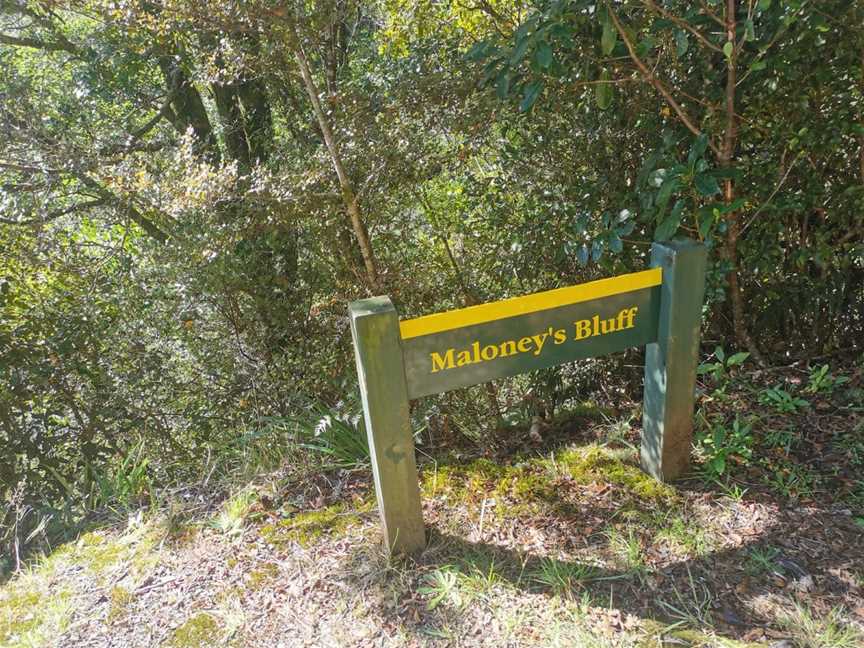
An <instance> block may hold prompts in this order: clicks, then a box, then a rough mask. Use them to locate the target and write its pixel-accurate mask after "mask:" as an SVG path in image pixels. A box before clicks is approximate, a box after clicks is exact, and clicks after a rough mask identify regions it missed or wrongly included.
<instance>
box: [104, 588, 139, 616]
mask: <svg viewBox="0 0 864 648" xmlns="http://www.w3.org/2000/svg"><path fill="white" fill-rule="evenodd" d="M108 599H109V601H110V604H109V608H108V617H107V620H108V622H109V623H110V622H111V621H114V620H116V619H119V618H120V617H122V616H124V615H125V614H126V611H127V610H128V609H129V607H130V606H131V605H132V602H133V601H134V600H135V595H134V594H132V592H130V591H129V590H127V589H126V588H125V587H121V586H119V585H117V586H115V587H112V588H111V592H110V594H109V595H108Z"/></svg>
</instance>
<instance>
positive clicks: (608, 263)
mask: <svg viewBox="0 0 864 648" xmlns="http://www.w3.org/2000/svg"><path fill="white" fill-rule="evenodd" d="M862 24H864V9H862V5H861V3H858V2H852V1H842V0H820V1H819V2H808V1H806V0H785V1H781V0H774V1H773V2H772V1H771V0H750V1H746V0H723V1H722V2H721V1H720V0H703V1H702V2H690V1H686V2H685V1H677V0H670V1H667V2H662V1H659V0H658V1H657V2H652V1H648V0H645V1H636V0H625V1H615V2H608V3H604V2H593V1H592V2H584V1H582V0H570V1H560V0H552V1H549V2H536V3H535V2H524V3H523V2H511V1H508V0H481V1H480V2H476V3H468V2H461V1H458V0H454V1H453V2H443V3H440V2H426V1H424V0H421V1H418V2H404V1H402V0H382V1H380V2H353V1H352V0H324V1H322V2H307V3H297V4H294V3H279V2H266V1H265V2H258V1H256V2H246V3H223V2H207V1H206V0H204V1H201V0H199V1H198V2H184V1H171V2H167V1H166V2H148V1H143V0H131V1H129V2H122V3H117V2H102V1H99V0H96V1H92V2H68V3H65V2H51V1H24V0H21V1H19V0H0V251H2V254H0V446H2V449H3V451H2V454H0V491H2V498H0V500H2V503H3V504H2V506H3V509H2V514H3V516H4V517H3V519H2V522H0V524H2V528H3V534H2V537H0V541H2V548H3V551H2V554H3V555H4V556H8V557H9V558H8V559H7V563H6V564H5V565H4V567H5V568H8V567H11V566H14V564H15V560H14V559H13V557H16V556H20V555H22V554H23V553H24V552H25V550H26V546H27V545H30V544H36V543H38V542H41V541H42V540H43V539H44V538H46V537H50V536H51V535H52V533H53V534H56V533H60V530H62V529H63V528H66V527H67V526H68V525H69V524H70V523H74V522H75V521H77V520H80V519H81V517H82V516H83V515H84V514H85V513H86V511H88V510H91V509H93V508H97V507H99V506H104V505H107V504H111V503H112V502H116V501H118V500H120V501H124V502H132V501H144V500H147V499H148V498H149V499H151V500H152V499H153V498H154V497H156V496H157V495H156V494H157V493H158V492H160V491H164V490H165V489H170V487H171V486H172V485H175V484H181V483H188V482H191V481H196V480H202V479H204V480H205V481H204V483H209V482H207V481H206V480H207V479H209V477H210V476H211V475H213V474H226V473H230V472H231V471H236V470H244V469H246V468H247V467H248V465H249V463H250V461H253V459H250V457H253V458H254V461H256V462H258V463H257V464H256V465H262V464H263V465H266V464H267V461H271V460H272V461H277V460H279V461H281V460H282V459H283V458H284V457H283V455H280V454H279V453H277V452H275V451H274V450H273V448H274V447H276V446H285V445H290V444H294V446H296V447H297V448H298V453H297V454H296V455H293V456H292V461H296V462H299V463H301V464H302V463H303V462H310V463H309V465H310V466H311V467H314V461H315V460H314V459H313V458H311V457H313V456H314V455H316V453H310V452H308V447H307V446H314V447H317V448H319V449H324V450H325V451H326V453H327V456H328V457H330V458H331V460H332V458H333V457H336V458H337V463H338V461H341V459H339V457H342V456H343V455H344V457H345V458H346V459H345V460H346V461H350V458H351V457H356V456H357V454H358V452H359V454H360V455H362V447H361V448H360V449H359V450H358V449H357V448H355V447H353V446H351V441H350V440H348V441H346V440H345V438H344V437H345V435H343V436H342V437H340V436H339V433H338V431H337V432H335V433H334V432H333V430H334V429H336V430H339V429H344V430H348V435H347V436H350V433H351V432H352V431H356V428H357V427H358V423H357V421H358V419H357V413H358V405H357V402H356V396H355V394H356V391H357V388H356V382H355V372H354V366H353V356H352V353H351V348H350V332H349V330H348V321H347V318H346V311H347V309H346V305H347V303H348V302H349V301H351V300H353V299H357V298H361V297H364V296H368V295H370V294H380V293H386V294H389V295H391V296H392V298H393V299H394V301H395V302H396V304H397V307H398V308H399V310H400V312H401V313H402V314H404V315H405V316H414V315H419V314H423V313H429V312H433V311H437V310H443V309H448V308H453V307H460V306H464V305H470V304H474V303H478V302H481V301H485V300H492V299H498V298H503V297H508V296H513V295H518V294H524V293H529V292H532V291H537V290H543V289H550V288H554V287H558V286H563V285H568V284H573V283H578V282H582V281H586V280H591V279H595V278H599V277H605V276H610V275H612V274H617V273H623V272H628V271H635V270H640V269H643V268H644V267H645V266H646V264H647V258H648V252H649V247H650V244H651V242H652V241H653V240H665V239H668V238H671V237H674V236H688V237H691V238H694V239H699V240H702V241H704V242H705V243H706V244H707V245H708V246H709V248H710V251H711V256H710V268H709V277H708V294H707V295H708V296H707V303H706V309H705V318H704V332H703V335H704V338H705V340H706V346H705V349H706V352H709V351H710V350H712V349H714V348H715V347H718V346H719V347H720V352H719V355H718V354H717V353H715V354H714V357H713V358H710V359H709V360H708V361H707V364H706V365H705V366H704V367H703V368H702V370H703V374H706V373H707V374H708V375H709V376H710V377H711V378H712V380H715V386H716V384H719V383H720V382H722V378H723V376H724V375H725V374H726V373H728V372H729V371H730V370H732V371H734V368H735V367H740V365H741V364H742V363H747V364H749V365H751V366H752V367H757V368H758V367H763V368H764V367H774V366H777V365H791V364H792V363H793V362H799V363H800V364H799V366H802V367H807V371H808V372H809V371H811V360H812V361H813V362H812V373H811V374H808V376H809V378H807V377H805V379H804V381H803V383H801V385H800V391H801V394H796V393H794V392H795V388H794V385H793V386H786V387H783V388H780V387H778V388H776V389H774V393H773V395H771V394H769V392H770V391H771V389H769V388H766V391H765V393H766V394H767V395H765V396H764V400H765V402H766V403H768V404H772V403H773V404H775V405H776V406H775V409H777V410H778V411H780V412H782V411H783V408H784V407H785V408H786V409H787V410H788V411H790V412H795V411H796V410H798V409H801V408H802V407H804V405H801V404H800V403H799V404H797V405H796V404H795V403H794V401H795V400H796V399H798V400H799V401H803V400H806V398H805V395H804V392H805V390H806V389H807V388H808V387H810V386H811V383H810V382H809V380H811V379H812V376H814V375H818V372H819V370H820V367H821V366H824V365H825V364H828V363H830V362H833V361H834V360H833V359H835V358H840V359H843V360H844V361H845V362H847V363H851V364H850V365H849V366H851V367H852V371H853V372H854V371H855V365H854V362H855V359H856V358H857V357H860V349H861V344H862V341H864V313H862V307H864V28H862ZM736 352H738V355H735V354H736ZM639 363H640V357H639V354H638V352H633V353H631V354H628V355H627V356H624V357H616V358H611V359H607V360H604V361H596V362H589V363H584V364H581V365H580V366H578V367H564V368H560V369H556V370H550V371H543V372H539V373H537V374H535V375H530V376H525V377H521V378H519V379H514V380H510V381H502V382H500V383H497V384H495V385H489V386H483V387H478V388H474V389H471V390H464V391H461V392H456V393H451V394H447V395H443V396H441V397H436V398H429V399H424V400H423V401H421V402H417V403H415V404H414V405H413V410H412V415H413V417H414V419H415V422H416V429H417V430H418V442H419V443H420V447H421V449H424V448H427V449H429V450H431V449H433V448H436V449H437V448H442V447H443V448H444V449H447V448H453V447H457V446H458V447H465V446H468V447H473V448H475V449H476V450H478V451H484V452H491V451H493V450H494V448H495V447H496V444H498V443H500V438H501V437H502V430H506V429H508V426H509V425H512V424H514V423H518V422H525V421H530V420H531V418H532V417H533V416H542V417H546V418H549V417H552V416H554V415H555V414H556V412H558V411H560V410H561V409H562V408H564V409H566V408H567V407H568V406H572V405H573V404H574V403H578V402H581V401H584V400H588V399H598V398H600V399H602V400H604V401H606V402H613V403H614V402H615V401H616V399H620V398H621V397H622V395H624V394H636V395H637V398H638V390H639V386H640V380H641V375H640V371H641V370H640V367H639ZM718 363H719V368H718ZM768 375H770V374H768ZM838 378H839V377H838V376H836V375H835V374H834V373H833V370H827V369H826V370H825V371H824V372H823V373H822V378H821V379H820V380H821V381H822V382H820V383H818V384H817V385H816V386H815V387H813V388H812V389H811V390H810V391H809V392H807V393H809V394H810V395H811V396H812V395H815V394H819V393H821V394H825V393H827V392H833V390H834V387H835V386H836V387H837V388H838V389H841V388H842V389H846V390H847V391H846V392H843V395H842V397H841V400H842V402H843V403H845V406H848V407H852V405H850V403H854V402H855V399H856V398H857V399H860V390H858V391H857V392H855V391H854V390H852V391H848V390H849V389H850V387H851V386H854V385H850V383H848V382H847V381H846V380H839V382H838ZM825 381H828V382H825ZM826 384H827V385H828V387H827V388H826V387H825V385H826ZM780 392H782V393H780ZM784 394H785V396H784ZM843 399H845V400H843ZM789 403H792V404H791V405H790V404H789ZM790 407H791V410H790V409H789V408H790ZM850 411H851V410H850ZM637 420H638V419H637ZM699 424H700V425H701V426H702V427H701V428H700V429H701V430H702V433H703V434H708V436H707V437H705V438H707V439H709V441H708V442H706V443H703V446H702V447H703V450H705V451H706V452H707V453H708V456H707V458H706V461H707V464H706V465H708V466H709V470H714V472H715V473H717V474H719V475H722V474H723V473H724V472H726V457H727V456H732V457H737V458H738V459H739V460H741V458H742V457H744V458H746V456H747V448H744V450H742V449H741V448H740V447H738V446H736V445H735V443H737V442H736V441H734V439H736V438H739V440H740V438H743V437H741V434H743V435H744V437H746V436H747V435H749V434H750V430H749V428H747V423H746V422H745V421H744V420H743V419H741V420H739V419H738V417H737V413H736V412H734V411H732V409H731V408H727V409H723V408H720V409H719V410H718V409H716V407H715V408H714V409H713V410H712V409H711V408H709V409H708V410H705V411H704V412H703V413H702V416H701V419H700V423H699ZM340 426H341V427H340ZM717 426H720V428H719V429H720V430H721V431H722V434H721V435H720V436H717V433H716V431H717ZM844 429H845V430H846V431H845V432H844V434H854V435H860V433H861V430H860V426H859V427H858V428H855V430H854V433H849V432H848V428H844ZM742 430H744V432H742ZM736 435H738V436H737V437H736ZM503 436H506V434H504V435H503ZM845 438H846V437H845V436H844V439H845ZM340 439H341V440H340ZM729 439H733V441H729ZM741 443H743V445H744V446H747V447H748V448H749V445H748V443H745V442H741ZM849 443H852V444H853V445H854V443H855V441H854V439H853V440H852V441H849ZM340 444H341V445H340ZM346 444H347V445H346ZM730 444H731V445H730ZM361 446H362V444H361ZM718 447H719V450H718V449H717V448H718ZM862 452H864V451H862ZM250 453H251V454H250ZM340 453H342V454H340ZM711 462H714V463H713V464H712V463H711ZM253 463H254V462H253ZM859 488H860V486H859ZM862 496H864V490H862Z"/></svg>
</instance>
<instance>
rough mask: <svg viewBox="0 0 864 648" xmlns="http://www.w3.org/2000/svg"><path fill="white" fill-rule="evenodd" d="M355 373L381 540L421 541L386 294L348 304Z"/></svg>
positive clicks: (400, 548) (398, 352) (410, 546)
mask: <svg viewBox="0 0 864 648" xmlns="http://www.w3.org/2000/svg"><path fill="white" fill-rule="evenodd" d="M349 313H350V316H351V334H352V336H353V338H354V351H355V357H356V360H357V375H358V378H359V383H360V394H361V396H362V399H363V413H364V416H365V419H366V433H367V436H368V438H369V450H370V454H371V458H372V471H373V474H374V477H375V492H376V495H377V498H378V511H379V513H380V516H381V524H382V526H383V530H384V542H385V544H386V546H387V549H388V550H389V551H390V552H393V553H412V552H414V551H417V550H419V549H422V548H423V547H424V546H425V545H426V533H425V528H424V526H423V513H422V508H421V505H420V487H419V484H418V479H417V465H416V461H415V457H414V435H413V433H412V430H411V421H410V418H409V410H408V390H407V387H406V385H405V371H404V368H403V360H402V349H401V346H400V342H399V318H398V316H397V314H396V309H395V308H393V304H392V303H391V302H390V299H389V298H387V297H373V298H371V299H364V300H361V301H357V302H353V303H352V304H351V305H350V306H349Z"/></svg>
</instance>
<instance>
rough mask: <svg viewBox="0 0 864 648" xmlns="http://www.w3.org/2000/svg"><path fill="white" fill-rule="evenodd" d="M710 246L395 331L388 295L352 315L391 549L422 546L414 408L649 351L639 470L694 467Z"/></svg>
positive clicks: (661, 249)
mask: <svg viewBox="0 0 864 648" xmlns="http://www.w3.org/2000/svg"><path fill="white" fill-rule="evenodd" d="M705 262H706V253H705V248H704V247H703V246H701V245H699V244H696V243H693V242H691V241H675V242H670V243H663V244H659V243H655V244H654V245H653V247H652V256H651V266H652V267H651V269H649V270H645V271H643V272H635V273H632V274H627V275H621V276H618V277H612V278H609V279H602V280H600V281H593V282H591V283H587V284H582V285H578V286H570V287H567V288H559V289H557V290H550V291H547V292H541V293H536V294H533V295H526V296H524V297H515V298H513V299H505V300H503V301H499V302H493V303H489V304H482V305H479V306H472V307H470V308H464V309H459V310H454V311H448V312H444V313H436V314H433V315H427V316H425V317H420V318H417V319H411V320H405V321H402V322H400V321H399V319H398V315H397V314H396V310H395V308H394V307H393V305H392V303H391V302H390V300H389V298H387V297H374V298H371V299H364V300H361V301H357V302H353V303H352V304H351V305H350V306H349V312H350V315H351V332H352V335H353V338H354V348H355V355H356V359H357V373H358V377H359V383H360V391H361V395H362V399H363V409H364V415H365V418H366V430H367V434H368V437H369V447H370V451H371V457H372V468H373V473H374V477H375V489H376V494H377V498H378V507H379V512H380V514H381V520H382V524H383V527H384V537H385V542H386V544H387V547H388V549H390V550H391V551H403V552H405V551H409V552H410V551H413V550H416V549H418V548H422V547H423V546H424V545H425V531H424V527H423V519H422V514H421V507H420V493H419V487H418V481H417V469H416V464H415V458H414V437H413V433H412V430H411V425H410V420H409V409H408V400H409V399H410V398H418V397H421V396H426V395H429V394H436V393H441V392H444V391H449V390H451V389H457V388H459V387H466V386H469V385H474V384H478V383H482V382H486V381H489V380H494V379H496V378H502V377H506V376H513V375H516V374H520V373H524V372H527V371H534V370H536V369H542V368H545V367H551V366H555V365H559V364H563V363H565V362H572V361H574V360H579V359H583V358H590V357H596V356H600V355H606V354H609V353H614V352H616V351H622V350H624V349H627V348H630V347H635V346H643V345H644V346H646V365H645V402H644V405H643V433H642V452H641V455H642V465H643V468H644V469H645V470H646V471H647V472H649V473H650V474H652V475H654V476H655V477H657V478H658V479H662V480H670V479H674V478H675V477H677V476H679V475H680V474H681V473H682V472H684V471H685V470H686V469H687V466H688V464H689V456H690V444H691V437H692V427H693V422H692V415H693V390H694V386H695V380H696V362H697V355H698V345H699V328H700V322H701V313H702V300H703V295H704V283H705Z"/></svg>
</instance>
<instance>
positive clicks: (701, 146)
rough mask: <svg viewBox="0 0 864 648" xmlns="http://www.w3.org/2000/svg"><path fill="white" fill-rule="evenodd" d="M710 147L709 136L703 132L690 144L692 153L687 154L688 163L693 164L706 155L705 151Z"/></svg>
mask: <svg viewBox="0 0 864 648" xmlns="http://www.w3.org/2000/svg"><path fill="white" fill-rule="evenodd" d="M707 149H708V136H707V135H706V134H705V133H702V134H701V135H700V136H699V137H697V138H696V139H695V140H693V144H691V145H690V154H689V155H688V156H687V164H689V165H690V166H693V164H695V163H696V160H698V159H699V158H701V157H702V156H703V155H705V151H706V150H707Z"/></svg>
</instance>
